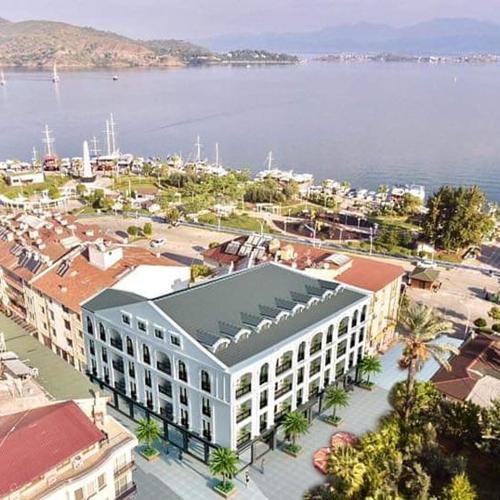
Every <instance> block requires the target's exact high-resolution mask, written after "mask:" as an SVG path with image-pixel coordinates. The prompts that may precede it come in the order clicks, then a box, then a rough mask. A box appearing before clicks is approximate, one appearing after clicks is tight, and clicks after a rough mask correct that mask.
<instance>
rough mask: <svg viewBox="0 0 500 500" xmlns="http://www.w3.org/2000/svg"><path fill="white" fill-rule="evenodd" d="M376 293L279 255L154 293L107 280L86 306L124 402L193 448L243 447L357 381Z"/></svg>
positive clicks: (89, 333)
mask: <svg viewBox="0 0 500 500" xmlns="http://www.w3.org/2000/svg"><path fill="white" fill-rule="evenodd" d="M370 296H371V294H370V293H368V292H364V291H361V290H358V289H354V288H353V287H350V286H346V285H342V284H340V283H337V282H334V281H330V280H325V279H319V278H315V277H312V276H308V275H307V274H305V273H303V272H301V271H298V270H294V269H290V268H289V267H286V266H282V265H279V264H275V263H267V264H263V265H260V266H256V267H252V268H250V269H245V270H242V271H240V272H235V273H232V274H229V275H226V276H223V277H220V278H217V279H213V280H210V281H207V282H204V283H201V284H198V285H195V286H193V287H191V288H188V289H185V290H181V291H177V292H173V293H169V294H167V295H160V296H158V297H155V298H150V299H147V298H146V297H144V296H141V295H140V294H138V293H132V292H131V291H123V290H117V289H108V290H105V291H103V292H102V293H100V294H99V295H97V296H96V297H94V298H93V299H91V300H90V301H88V302H86V303H84V304H83V305H82V311H83V324H84V334H85V346H86V351H87V358H88V363H89V372H90V375H91V377H92V378H93V380H94V381H96V382H98V383H100V384H101V385H102V386H103V387H106V388H107V389H109V390H111V391H112V392H113V393H114V398H115V403H116V404H117V405H118V404H120V401H121V400H124V401H125V408H126V409H127V410H128V409H129V407H130V408H131V410H130V411H131V412H133V408H132V407H133V406H134V404H137V405H138V407H139V408H140V409H141V411H143V410H146V412H148V413H150V414H154V415H156V416H157V417H159V418H162V419H163V420H164V423H165V425H167V428H166V429H167V430H166V433H168V424H169V423H171V424H172V425H175V427H176V429H181V430H182V429H183V430H184V431H185V435H186V436H187V437H186V439H185V441H184V446H185V447H187V443H188V442H189V440H190V439H191V438H193V439H194V438H201V439H202V440H203V441H205V442H208V443H216V444H218V445H221V446H226V447H231V448H234V449H240V450H241V449H242V448H244V447H245V446H248V445H249V444H251V442H252V440H253V439H254V438H256V437H258V436H260V435H262V434H266V433H271V434H272V435H274V432H275V429H276V424H278V423H279V422H280V420H281V419H282V418H283V416H284V415H285V414H286V413H287V412H289V411H291V410H294V409H296V408H301V409H303V410H304V411H308V410H310V408H311V406H312V405H314V404H316V403H317V401H318V398H320V397H321V394H322V392H323V390H324V388H325V387H326V386H328V385H329V384H331V383H333V382H338V383H345V384H351V383H353V381H354V378H355V376H356V366H357V364H358V362H359V361H360V359H361V358H362V357H363V355H364V350H365V339H366V328H367V325H368V319H369V318H368V316H369V312H368V311H369V304H370ZM188 438H189V439H188ZM206 455H207V454H206Z"/></svg>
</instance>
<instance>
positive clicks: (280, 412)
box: [274, 408, 290, 422]
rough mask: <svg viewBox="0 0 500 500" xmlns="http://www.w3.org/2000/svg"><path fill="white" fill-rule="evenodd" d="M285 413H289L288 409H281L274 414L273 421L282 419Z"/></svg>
mask: <svg viewBox="0 0 500 500" xmlns="http://www.w3.org/2000/svg"><path fill="white" fill-rule="evenodd" d="M287 413H290V408H283V409H281V410H280V411H278V412H276V413H275V414H274V421H275V422H276V421H278V420H280V419H282V418H283V417H284V416H285V415H286V414H287Z"/></svg>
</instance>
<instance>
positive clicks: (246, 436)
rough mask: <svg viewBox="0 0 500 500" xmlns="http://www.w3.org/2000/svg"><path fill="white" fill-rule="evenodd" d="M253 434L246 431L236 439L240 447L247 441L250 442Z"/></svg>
mask: <svg viewBox="0 0 500 500" xmlns="http://www.w3.org/2000/svg"><path fill="white" fill-rule="evenodd" d="M250 437H251V434H250V432H245V434H242V435H241V436H240V437H239V438H238V440H237V441H236V445H237V446H238V447H240V446H243V445H244V444H245V443H248V441H250Z"/></svg>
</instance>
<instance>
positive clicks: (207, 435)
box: [203, 430, 212, 441]
mask: <svg viewBox="0 0 500 500" xmlns="http://www.w3.org/2000/svg"><path fill="white" fill-rule="evenodd" d="M203 437H204V438H205V439H206V440H207V441H212V433H211V432H210V431H207V430H204V431H203Z"/></svg>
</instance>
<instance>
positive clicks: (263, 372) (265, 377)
mask: <svg viewBox="0 0 500 500" xmlns="http://www.w3.org/2000/svg"><path fill="white" fill-rule="evenodd" d="M259 381H260V385H262V384H266V383H267V382H268V381H269V365H268V364H267V363H265V364H263V365H262V367H261V368H260V377H259Z"/></svg>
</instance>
